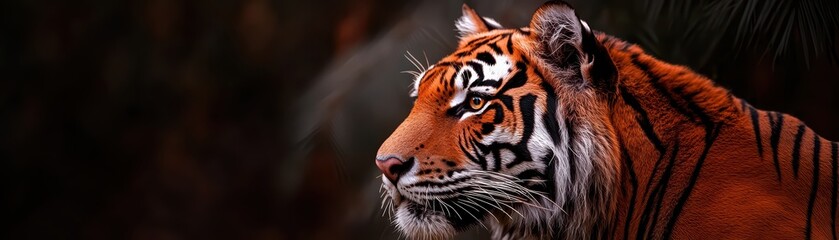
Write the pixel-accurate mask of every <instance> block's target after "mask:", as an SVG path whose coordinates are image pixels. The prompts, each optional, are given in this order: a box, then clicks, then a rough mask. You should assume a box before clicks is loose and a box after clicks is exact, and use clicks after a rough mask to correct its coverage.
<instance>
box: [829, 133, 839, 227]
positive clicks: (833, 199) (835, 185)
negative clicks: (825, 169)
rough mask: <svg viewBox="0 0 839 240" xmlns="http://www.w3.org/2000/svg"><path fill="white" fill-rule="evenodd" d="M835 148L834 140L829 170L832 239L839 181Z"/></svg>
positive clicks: (831, 146)
mask: <svg viewBox="0 0 839 240" xmlns="http://www.w3.org/2000/svg"><path fill="white" fill-rule="evenodd" d="M837 150H839V144H837V143H835V142H833V143H830V162H831V164H830V165H831V167H830V168H831V169H830V172H831V174H833V179H832V181H833V188H831V190H833V191H832V194H831V196H830V203H831V204H830V230H831V232H833V240H836V203H837V201H836V194H837V193H838V192H839V181H837V180H839V178H837V176H836V175H839V173H837V171H836V170H837V168H839V167H837V165H839V162H837V159H836V156H837V154H839V153H837Z"/></svg>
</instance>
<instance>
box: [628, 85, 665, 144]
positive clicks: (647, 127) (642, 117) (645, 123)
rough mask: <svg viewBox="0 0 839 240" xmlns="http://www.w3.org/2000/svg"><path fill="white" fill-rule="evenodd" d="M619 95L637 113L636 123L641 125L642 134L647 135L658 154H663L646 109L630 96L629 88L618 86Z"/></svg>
mask: <svg viewBox="0 0 839 240" xmlns="http://www.w3.org/2000/svg"><path fill="white" fill-rule="evenodd" d="M620 91H621V97H622V98H623V101H624V102H626V104H628V105H629V106H630V107H632V109H634V110H635V112H637V113H638V117H636V118H635V119H636V120H637V121H638V125H640V126H641V129H642V130H644V135H645V136H646V137H647V139H648V140H650V142H651V143H652V144H653V146H654V147H655V149H656V150H658V152H659V154H664V150H665V149H664V145H662V144H661V140H660V139H659V138H658V135H656V133H655V129H654V128H653V125H652V123H651V122H650V118H649V117H648V116H647V111H645V110H644V108H643V107H641V104H640V103H639V102H638V99H636V98H635V97H633V96H632V94H631V93H629V90H627V89H626V87H624V86H620Z"/></svg>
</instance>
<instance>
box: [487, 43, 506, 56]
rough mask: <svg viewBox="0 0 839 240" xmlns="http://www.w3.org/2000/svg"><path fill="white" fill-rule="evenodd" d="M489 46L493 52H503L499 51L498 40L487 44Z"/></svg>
mask: <svg viewBox="0 0 839 240" xmlns="http://www.w3.org/2000/svg"><path fill="white" fill-rule="evenodd" d="M489 48H491V49H492V51H493V52H495V54H504V52H503V51H501V48H500V47H498V42H494V43H492V44H489Z"/></svg>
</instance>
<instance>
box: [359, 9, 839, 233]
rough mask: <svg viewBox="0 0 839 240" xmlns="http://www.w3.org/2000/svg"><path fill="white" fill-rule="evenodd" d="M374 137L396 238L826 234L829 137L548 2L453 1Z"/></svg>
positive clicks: (833, 157) (832, 206)
mask: <svg viewBox="0 0 839 240" xmlns="http://www.w3.org/2000/svg"><path fill="white" fill-rule="evenodd" d="M462 11H463V15H462V16H461V17H460V18H459V19H458V20H457V21H456V24H455V25H456V27H457V30H458V32H459V33H460V39H459V44H458V47H457V48H456V50H455V51H454V52H453V53H451V54H450V55H448V56H446V57H444V58H442V59H441V60H440V61H438V62H437V63H435V64H433V65H431V66H429V67H428V68H427V69H425V70H424V71H423V72H422V73H421V74H419V76H418V77H416V79H415V80H414V82H413V86H412V88H413V90H412V91H411V96H412V97H415V99H414V104H413V107H412V109H411V110H410V112H409V114H408V116H407V117H406V118H405V120H404V121H403V122H402V123H401V124H400V125H399V126H398V127H397V128H396V129H395V130H394V131H393V133H392V134H391V135H390V136H389V137H388V138H387V139H386V140H385V141H384V142H383V143H382V145H381V147H380V148H379V150H378V152H377V155H376V159H375V163H376V166H377V167H378V168H379V169H380V170H381V173H382V175H381V176H382V178H381V179H382V188H383V189H384V191H383V195H384V197H383V203H384V206H383V209H385V210H386V211H388V212H391V213H392V221H393V223H394V225H395V227H396V228H397V229H398V231H399V232H400V233H401V234H402V235H403V236H404V237H406V238H410V239H449V238H453V237H455V236H457V234H458V233H460V232H463V231H466V230H468V229H473V228H476V227H482V228H485V229H487V231H488V234H489V236H490V237H492V238H493V239H586V238H591V239H671V238H674V239H698V238H701V239H801V238H805V239H811V238H813V239H837V230H836V226H837V224H836V218H837V156H839V154H837V148H838V146H839V145H838V144H837V143H836V142H832V141H829V140H826V139H824V138H822V137H820V136H819V135H818V134H817V133H815V132H814V131H813V130H812V129H810V128H808V127H807V126H806V125H805V124H804V123H803V122H802V121H801V120H799V119H797V118H795V117H793V116H790V115H787V114H783V113H779V112H773V111H764V110H759V109H756V108H755V107H753V106H751V105H750V104H749V103H747V102H746V101H744V100H742V99H740V98H737V97H735V96H734V95H733V94H731V93H730V92H729V91H728V90H727V89H725V88H723V87H721V86H719V85H716V84H715V83H714V82H712V81H711V80H710V79H708V78H706V77H704V76H703V75H700V74H698V73H696V72H694V71H692V70H691V69H690V68H688V67H685V66H680V65H674V64H670V63H667V62H664V61H662V60H659V59H656V58H655V57H653V56H651V55H650V54H647V53H645V52H644V50H642V49H641V48H640V47H639V46H638V45H635V44H631V43H628V42H626V41H623V40H620V39H618V38H617V37H613V36H610V35H607V34H605V33H602V32H598V31H594V30H591V28H590V27H589V25H588V24H587V23H586V22H585V21H582V20H580V19H579V18H578V17H577V15H576V13H575V10H574V8H573V7H572V6H570V5H569V4H567V3H565V2H562V1H549V2H546V3H544V4H543V5H542V6H540V7H539V8H538V9H537V10H536V11H535V13H534V14H533V15H532V17H531V19H530V22H529V25H528V26H526V27H521V28H512V29H508V28H503V27H501V25H500V24H499V23H497V22H496V21H495V20H492V19H491V18H485V17H482V16H480V15H479V14H478V13H477V12H476V11H475V10H474V9H472V8H470V7H469V6H467V5H465V4H464V5H463V9H462Z"/></svg>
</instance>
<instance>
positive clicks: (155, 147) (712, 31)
mask: <svg viewBox="0 0 839 240" xmlns="http://www.w3.org/2000/svg"><path fill="white" fill-rule="evenodd" d="M467 2H469V3H470V5H471V6H473V7H474V8H475V9H477V10H478V12H480V13H481V14H483V15H485V16H489V17H493V18H495V19H496V20H498V21H499V22H500V23H502V24H504V25H506V26H511V27H520V26H525V25H526V24H527V23H528V21H529V19H530V15H531V14H532V13H533V11H534V10H535V9H536V8H537V7H538V6H539V5H540V4H541V1H535V0H530V1H512V0H505V1H467ZM571 3H572V4H573V5H574V6H575V7H576V8H577V10H578V15H580V17H581V18H583V19H584V20H586V21H588V23H589V24H590V25H591V26H592V27H593V28H594V29H597V30H601V31H604V32H607V33H611V34H613V35H616V36H618V37H621V38H624V39H626V40H628V41H631V42H634V43H637V44H639V45H641V46H643V47H644V48H646V49H647V50H648V51H649V52H650V53H651V54H653V55H655V56H657V57H659V58H661V59H665V60H668V61H671V62H675V63H679V64H685V65H688V66H691V67H693V68H694V69H696V70H697V71H699V72H701V73H703V74H705V75H707V76H709V77H711V78H713V79H715V80H716V81H717V82H718V83H719V84H720V85H722V86H724V87H726V88H728V89H731V91H732V92H733V93H734V94H735V95H737V96H740V97H742V98H744V99H746V100H748V101H749V102H751V103H752V104H753V105H754V106H756V107H758V108H763V109H773V110H778V111H783V112H788V113H791V114H793V115H796V116H798V117H799V118H801V119H803V120H804V121H806V122H807V124H808V125H809V126H810V127H812V128H814V129H815V130H816V131H817V132H819V133H820V134H822V135H823V136H825V137H827V138H829V139H833V140H839V126H837V125H836V124H835V123H836V122H839V111H838V110H839V96H837V93H839V79H837V78H839V67H837V64H836V59H837V58H836V55H837V43H836V41H835V38H836V37H837V29H839V27H837V26H839V20H837V16H839V11H837V9H839V8H837V7H836V5H837V3H836V1H829V0H824V1H818V0H810V1H794V0H787V1H781V0H774V1H762V0H740V1H734V0H716V1H692V0H688V1H678V3H676V2H674V1H662V0H642V1H635V2H632V1H619V0H594V1H571ZM461 4H462V2H461V1H451V2H449V1H446V2H444V1H434V0H425V1H410V2H409V1H390V0H354V1H334V0H325V1H276V0H275V1H269V0H243V1H227V0H214V1H193V0H148V1H111V0H87V1H44V0H28V1H2V2H0V73H2V75H0V162H2V165H1V166H0V178H2V179H1V180H0V182H2V183H0V186H2V197H1V199H2V202H1V203H0V215H2V216H3V218H4V219H5V221H4V222H7V224H3V225H2V227H0V228H2V230H1V231H0V234H1V235H0V238H3V239H65V238H71V239H75V238H83V239H336V238H337V239H393V238H396V237H398V234H397V233H396V232H395V230H394V229H393V228H392V227H391V226H390V224H389V220H388V219H387V218H386V217H382V213H383V212H382V211H380V210H379V198H378V196H379V192H378V191H379V183H380V179H378V178H376V176H377V175H378V174H377V169H376V168H375V167H374V164H373V157H374V155H375V152H376V149H377V148H378V145H379V144H380V143H381V142H382V141H383V140H384V139H385V138H386V137H387V136H388V135H389V133H390V131H392V130H393V129H394V128H395V127H396V125H397V124H398V123H399V122H400V121H401V119H402V118H404V117H405V116H406V114H407V112H408V110H409V109H410V107H411V99H410V98H409V97H408V95H407V94H408V90H409V85H410V83H411V76H410V75H408V74H402V73H400V72H401V71H405V70H414V69H413V68H414V67H413V66H412V65H411V64H410V63H409V62H408V61H407V60H405V58H404V55H405V54H406V51H410V52H411V53H412V54H413V55H414V56H416V57H417V58H419V59H421V61H422V62H425V59H426V57H427V59H428V61H429V62H431V63H433V62H435V61H436V59H439V58H441V57H442V56H444V55H445V54H446V53H448V52H451V51H452V50H453V49H454V47H455V46H456V43H457V39H456V38H455V33H454V24H453V22H454V20H455V19H456V18H457V17H458V16H459V15H460V5H461ZM463 237H464V238H485V237H486V235H485V233H482V232H481V231H478V230H476V231H472V232H470V233H468V234H466V235H464V236H463Z"/></svg>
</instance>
